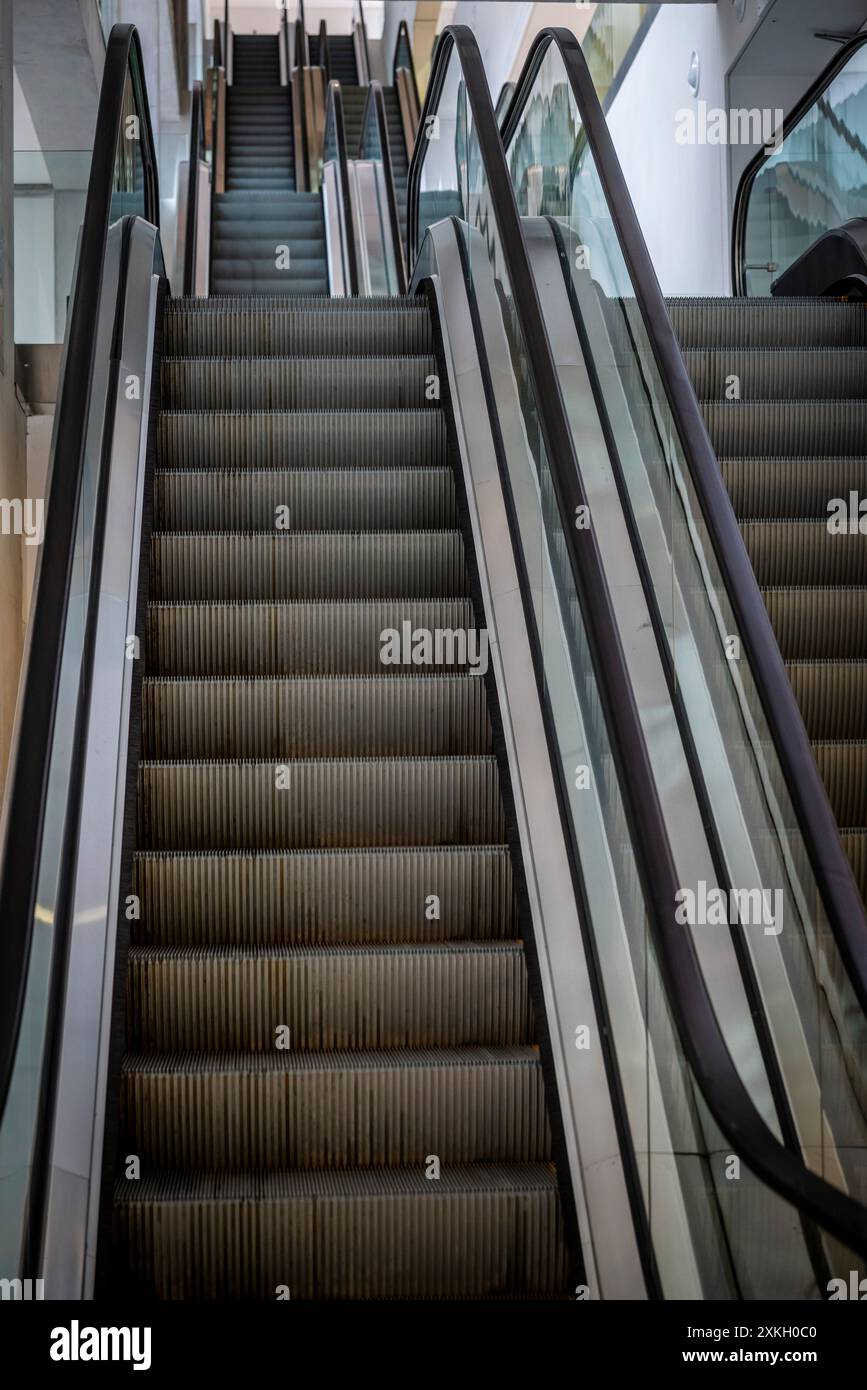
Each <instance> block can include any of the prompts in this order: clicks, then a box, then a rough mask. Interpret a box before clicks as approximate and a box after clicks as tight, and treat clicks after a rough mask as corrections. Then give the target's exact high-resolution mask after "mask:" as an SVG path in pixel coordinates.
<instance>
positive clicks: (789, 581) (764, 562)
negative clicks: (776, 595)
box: [741, 520, 867, 587]
mask: <svg viewBox="0 0 867 1390" xmlns="http://www.w3.org/2000/svg"><path fill="white" fill-rule="evenodd" d="M741 533H742V535H743V538H744V541H745V543H746V547H747V550H748V552H749V556H750V559H751V561H752V564H753V569H754V570H755V573H756V578H757V579H758V581H759V584H760V585H763V586H766V587H772V586H774V587H777V586H789V585H801V584H804V585H806V584H818V585H822V586H826V585H844V584H857V583H858V582H859V580H861V579H863V577H864V575H865V574H867V535H861V534H858V535H854V536H850V535H839V536H838V535H834V534H832V533H831V532H830V531H829V530H828V525H827V522H826V521H773V520H767V521H764V520H763V521H744V522H742V523H741Z"/></svg>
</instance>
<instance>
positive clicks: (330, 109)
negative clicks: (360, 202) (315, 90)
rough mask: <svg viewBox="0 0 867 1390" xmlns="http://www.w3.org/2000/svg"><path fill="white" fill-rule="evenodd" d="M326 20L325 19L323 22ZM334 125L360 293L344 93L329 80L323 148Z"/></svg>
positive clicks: (354, 289) (353, 289) (353, 286)
mask: <svg viewBox="0 0 867 1390" xmlns="http://www.w3.org/2000/svg"><path fill="white" fill-rule="evenodd" d="M324 22H325V21H324V20H323V23H324ZM332 126H333V128H334V143H335V145H336V147H337V168H338V172H339V175H340V191H341V195H342V199H343V235H344V237H345V239H346V259H347V265H348V269H349V293H350V294H358V263H357V261H356V258H355V237H354V236H353V217H352V195H351V192H350V188H349V166H348V163H347V156H346V129H345V127H344V124H343V94H342V92H341V90H340V83H339V82H329V84H328V90H327V92H326V96H325V137H324V141H323V150H326V149H327V148H328V131H329V129H330V127H332Z"/></svg>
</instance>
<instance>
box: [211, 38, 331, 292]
mask: <svg viewBox="0 0 867 1390" xmlns="http://www.w3.org/2000/svg"><path fill="white" fill-rule="evenodd" d="M277 43H278V41H277V38H276V37H275V36H273V35H265V36H260V35H255V34H237V35H235V38H234V57H233V65H234V82H233V84H232V86H231V87H229V88H227V93H226V96H227V109H226V192H225V193H223V194H217V195H216V196H215V198H214V222H213V230H212V244H211V288H212V292H213V293H214V294H271V295H273V294H327V293H328V262H327V255H326V244H325V226H324V222H323V218H322V199H321V197H320V196H319V194H318V193H298V192H296V190H295V150H294V142H293V133H292V98H291V90H290V88H289V87H281V86H280V62H279V52H278V47H277Z"/></svg>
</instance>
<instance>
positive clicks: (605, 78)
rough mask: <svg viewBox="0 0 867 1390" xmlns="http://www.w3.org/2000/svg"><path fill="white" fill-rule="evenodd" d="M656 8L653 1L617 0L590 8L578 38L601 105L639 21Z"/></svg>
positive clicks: (628, 47)
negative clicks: (623, 0)
mask: <svg viewBox="0 0 867 1390" xmlns="http://www.w3.org/2000/svg"><path fill="white" fill-rule="evenodd" d="M657 8H658V7H657V6H656V5H638V4H622V3H621V2H620V0H618V3H616V4H610V3H608V0H606V3H604V4H600V5H597V6H596V8H595V10H594V11H593V18H592V19H591V20H590V24H589V26H588V29H587V32H586V34H585V35H584V38H583V39H582V41H581V42H582V47H583V49H584V55H585V57H586V59H587V65H588V67H589V68H590V75H591V77H592V78H593V85H594V87H595V88H596V94H597V96H598V97H599V100H600V101H601V102H602V103H603V105H604V103H605V99H606V97H607V96H608V92H609V90H610V88H611V86H612V83H613V82H614V80H615V78H616V77H617V74H618V73H619V71H620V68H621V65H622V63H623V60H624V59H625V57H626V55H627V54H628V52H629V50H630V47H631V46H632V44H633V43H634V42H635V39H636V37H637V35H638V33H639V30H640V29H641V26H642V24H643V23H644V21H645V19H646V18H647V16H648V14H649V13H650V11H651V10H655V9H657Z"/></svg>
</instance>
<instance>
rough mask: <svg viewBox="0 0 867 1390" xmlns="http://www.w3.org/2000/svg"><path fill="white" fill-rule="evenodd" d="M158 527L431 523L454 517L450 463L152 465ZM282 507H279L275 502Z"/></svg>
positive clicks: (410, 526) (354, 527) (448, 523)
mask: <svg viewBox="0 0 867 1390" xmlns="http://www.w3.org/2000/svg"><path fill="white" fill-rule="evenodd" d="M154 496H155V509H154V522H155V525H156V528H157V530H159V531H226V530H228V529H229V528H231V527H234V528H236V529H237V530H240V531H264V530H267V529H268V528H269V527H273V526H274V525H275V523H276V521H277V519H278V517H280V516H287V517H288V520H289V521H290V523H291V525H292V527H293V529H297V530H301V531H315V530H325V531H332V530H336V529H337V528H338V527H345V528H346V529H347V530H351V531H384V530H388V529H392V528H393V529H394V530H414V529H416V528H421V527H422V526H425V525H427V526H430V527H433V528H436V529H448V528H453V527H455V526H456V525H457V524H458V521H457V509H456V503H455V487H454V476H453V474H452V471H451V469H450V468H446V467H443V468H414V469H413V468H376V469H372V468H334V469H328V470H324V469H321V468H316V469H309V468H307V469H300V468H299V469H286V468H279V469H278V468H274V469H252V468H250V469H237V470H234V471H232V472H220V471H217V470H216V469H206V470H195V471H180V470H178V471H167V470H164V469H160V470H158V471H157V472H156V473H155V475H154ZM283 508H285V509H286V511H285V512H283V511H281V509H283Z"/></svg>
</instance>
